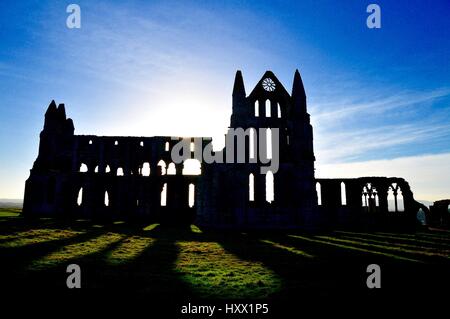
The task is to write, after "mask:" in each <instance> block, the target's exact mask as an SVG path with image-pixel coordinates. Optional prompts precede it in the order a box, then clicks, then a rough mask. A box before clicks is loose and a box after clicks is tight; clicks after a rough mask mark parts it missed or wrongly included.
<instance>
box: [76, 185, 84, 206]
mask: <svg viewBox="0 0 450 319" xmlns="http://www.w3.org/2000/svg"><path fill="white" fill-rule="evenodd" d="M81 204H83V187H81V188H80V190H79V191H78V196H77V205H78V206H81Z"/></svg>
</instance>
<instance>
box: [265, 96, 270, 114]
mask: <svg viewBox="0 0 450 319" xmlns="http://www.w3.org/2000/svg"><path fill="white" fill-rule="evenodd" d="M270 116H271V114H270V100H269V99H267V100H266V117H270Z"/></svg>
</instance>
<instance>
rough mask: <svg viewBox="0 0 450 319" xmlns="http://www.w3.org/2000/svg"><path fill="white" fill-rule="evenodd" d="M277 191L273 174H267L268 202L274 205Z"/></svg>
mask: <svg viewBox="0 0 450 319" xmlns="http://www.w3.org/2000/svg"><path fill="white" fill-rule="evenodd" d="M274 195H275V189H274V180H273V173H272V172H271V171H268V172H267V173H266V201H267V202H269V203H272V202H273V201H274V199H275V196H274Z"/></svg>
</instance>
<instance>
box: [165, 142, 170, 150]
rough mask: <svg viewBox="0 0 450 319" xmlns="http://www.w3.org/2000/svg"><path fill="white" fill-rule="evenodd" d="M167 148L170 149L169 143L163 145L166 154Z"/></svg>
mask: <svg viewBox="0 0 450 319" xmlns="http://www.w3.org/2000/svg"><path fill="white" fill-rule="evenodd" d="M169 148H170V145H169V142H166V145H165V150H166V152H168V151H169Z"/></svg>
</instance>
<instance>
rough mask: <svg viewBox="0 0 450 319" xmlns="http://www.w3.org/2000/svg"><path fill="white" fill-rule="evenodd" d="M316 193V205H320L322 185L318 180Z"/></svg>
mask: <svg viewBox="0 0 450 319" xmlns="http://www.w3.org/2000/svg"><path fill="white" fill-rule="evenodd" d="M316 193H317V205H319V206H322V186H321V185H320V183H319V182H317V183H316Z"/></svg>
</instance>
